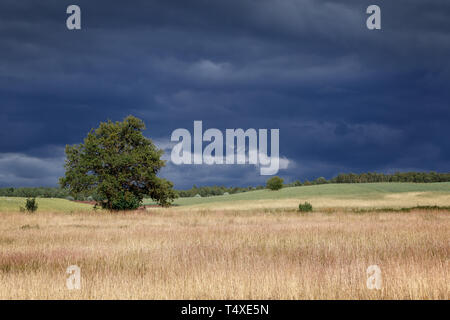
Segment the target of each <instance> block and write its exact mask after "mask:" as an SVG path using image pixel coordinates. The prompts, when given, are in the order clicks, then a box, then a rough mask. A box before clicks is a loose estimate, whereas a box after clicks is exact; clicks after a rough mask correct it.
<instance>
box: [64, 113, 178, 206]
mask: <svg viewBox="0 0 450 320" xmlns="http://www.w3.org/2000/svg"><path fill="white" fill-rule="evenodd" d="M143 130H145V124H144V122H143V121H142V120H140V119H138V118H136V117H133V116H128V117H127V118H125V119H124V121H122V122H112V121H110V120H109V121H108V122H102V123H100V126H99V127H98V128H97V129H92V130H91V131H90V132H89V133H88V135H87V137H86V138H85V139H84V143H81V144H79V145H73V146H69V145H67V146H66V162H65V170H66V172H65V176H64V177H62V178H60V185H61V187H63V188H67V189H69V191H70V193H71V194H73V195H74V196H77V195H88V194H89V195H93V198H94V199H95V201H96V202H97V204H99V205H101V206H102V207H103V208H106V209H109V210H126V209H136V208H138V207H139V205H140V204H141V203H142V199H143V198H144V196H149V197H150V198H152V199H153V200H155V201H157V202H158V203H159V204H160V205H162V206H168V205H170V203H171V202H172V201H173V200H174V199H175V197H176V195H175V192H174V191H173V189H172V188H173V184H172V183H171V182H170V181H168V180H165V179H162V178H159V177H157V173H158V172H159V171H160V169H161V168H162V167H163V166H164V165H165V161H164V160H161V156H162V154H163V150H159V149H158V148H157V147H156V146H155V145H154V144H153V142H152V141H151V140H150V139H148V138H146V137H145V136H144V135H143V133H142V131H143Z"/></svg>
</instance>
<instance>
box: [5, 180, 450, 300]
mask: <svg viewBox="0 0 450 320" xmlns="http://www.w3.org/2000/svg"><path fill="white" fill-rule="evenodd" d="M37 200H38V205H39V209H38V211H37V212H36V213H33V214H28V213H24V212H20V211H19V210H18V208H19V206H20V205H22V206H23V203H24V199H21V198H0V219H1V223H0V299H14V298H16V299H139V298H141V299H447V300H448V299H449V298H450V274H449V270H450V269H449V256H450V255H449V254H450V244H449V237H448V235H449V234H450V211H449V210H448V209H412V210H411V211H410V212H397V211H395V212H393V211H391V210H390V209H392V208H406V207H407V208H411V207H415V206H418V205H419V206H435V205H436V206H440V207H446V206H450V184H449V183H436V184H407V183H406V184H401V183H398V184H394V183H392V184H382V183H380V184H361V185H320V186H308V187H297V188H289V189H283V190H280V191H276V192H273V191H266V190H262V191H253V192H248V193H243V194H235V195H229V196H220V197H211V198H187V199H178V200H177V204H178V206H176V207H172V208H169V209H162V208H148V209H147V210H138V211H135V212H127V213H124V212H119V213H109V212H106V211H101V210H98V211H94V210H92V209H91V208H92V206H90V205H86V204H80V203H75V202H71V201H67V200H61V199H37ZM302 201H309V202H311V203H312V204H313V206H314V211H313V212H311V213H299V212H296V211H295V208H296V207H297V206H298V204H299V202H302ZM383 208H384V209H383ZM359 209H365V210H362V211H358V210H359ZM375 209H378V210H375ZM70 265H78V266H79V267H80V268H81V279H82V280H81V281H82V282H81V286H82V287H81V290H68V289H67V288H66V278H67V276H68V275H67V274H66V268H67V267H68V266H70ZM370 265H378V266H379V267H380V269H381V271H382V278H383V285H382V289H381V290H369V289H367V287H366V280H367V275H366V269H367V267H368V266H370Z"/></svg>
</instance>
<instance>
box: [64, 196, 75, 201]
mask: <svg viewBox="0 0 450 320" xmlns="http://www.w3.org/2000/svg"><path fill="white" fill-rule="evenodd" d="M66 200H69V201H74V200H75V198H74V197H72V196H67V197H66Z"/></svg>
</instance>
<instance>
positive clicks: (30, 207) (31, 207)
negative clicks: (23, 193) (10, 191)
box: [25, 198, 38, 213]
mask: <svg viewBox="0 0 450 320" xmlns="http://www.w3.org/2000/svg"><path fill="white" fill-rule="evenodd" d="M37 208H38V204H37V202H36V198H28V199H27V200H26V201H25V209H26V210H27V211H28V212H30V213H33V212H35V211H36V210H37Z"/></svg>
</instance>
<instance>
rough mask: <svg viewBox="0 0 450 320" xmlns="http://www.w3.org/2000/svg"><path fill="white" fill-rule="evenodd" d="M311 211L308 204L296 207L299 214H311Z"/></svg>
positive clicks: (311, 208)
mask: <svg viewBox="0 0 450 320" xmlns="http://www.w3.org/2000/svg"><path fill="white" fill-rule="evenodd" d="M312 210H313V207H312V204H311V203H309V202H305V203H300V204H299V205H298V211H300V212H311V211H312Z"/></svg>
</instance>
